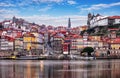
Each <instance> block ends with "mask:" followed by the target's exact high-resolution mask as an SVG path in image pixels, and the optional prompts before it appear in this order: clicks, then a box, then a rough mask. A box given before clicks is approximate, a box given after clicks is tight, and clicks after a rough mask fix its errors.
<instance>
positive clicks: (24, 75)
mask: <svg viewBox="0 0 120 78" xmlns="http://www.w3.org/2000/svg"><path fill="white" fill-rule="evenodd" d="M0 78H120V60H93V61H75V60H73V61H68V60H61V61H57V60H52V61H51V60H50V61H49V60H0Z"/></svg>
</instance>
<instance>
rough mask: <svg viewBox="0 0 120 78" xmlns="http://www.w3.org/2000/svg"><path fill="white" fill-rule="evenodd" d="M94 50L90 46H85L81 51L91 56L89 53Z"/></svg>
mask: <svg viewBox="0 0 120 78" xmlns="http://www.w3.org/2000/svg"><path fill="white" fill-rule="evenodd" d="M92 52H94V49H93V48H92V47H85V48H84V49H83V50H82V51H81V53H87V54H88V56H91V53H92Z"/></svg>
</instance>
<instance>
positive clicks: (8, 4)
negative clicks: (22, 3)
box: [0, 2, 15, 7]
mask: <svg viewBox="0 0 120 78" xmlns="http://www.w3.org/2000/svg"><path fill="white" fill-rule="evenodd" d="M12 6H15V5H14V4H11V3H3V2H1V3H0V7H12Z"/></svg>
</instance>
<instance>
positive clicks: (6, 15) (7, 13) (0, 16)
mask: <svg viewBox="0 0 120 78" xmlns="http://www.w3.org/2000/svg"><path fill="white" fill-rule="evenodd" d="M18 14H19V11H18V10H15V9H0V21H2V20H4V19H10V18H12V17H13V16H17V15H18Z"/></svg>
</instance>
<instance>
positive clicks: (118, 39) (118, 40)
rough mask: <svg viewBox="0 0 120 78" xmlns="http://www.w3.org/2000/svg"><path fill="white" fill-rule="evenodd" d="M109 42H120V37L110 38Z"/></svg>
mask: <svg viewBox="0 0 120 78" xmlns="http://www.w3.org/2000/svg"><path fill="white" fill-rule="evenodd" d="M111 43H118V44H120V38H116V39H113V40H111Z"/></svg>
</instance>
